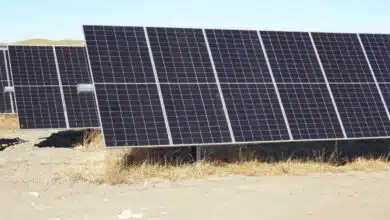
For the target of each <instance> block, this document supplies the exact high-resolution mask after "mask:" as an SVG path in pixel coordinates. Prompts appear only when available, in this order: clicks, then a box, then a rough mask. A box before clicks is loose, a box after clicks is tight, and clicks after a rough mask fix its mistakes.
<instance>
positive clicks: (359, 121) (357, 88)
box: [330, 83, 390, 138]
mask: <svg viewBox="0 0 390 220" xmlns="http://www.w3.org/2000/svg"><path fill="white" fill-rule="evenodd" d="M330 86H331V89H332V91H333V95H334V97H335V101H336V103H337V106H338V109H339V112H340V115H341V118H342V119H343V125H344V128H345V131H346V133H347V136H348V138H356V137H375V136H388V135H389V134H390V121H389V119H388V116H387V114H386V111H385V108H384V105H383V102H382V100H381V99H380V96H379V91H378V89H377V87H376V86H375V85H374V84H373V83H370V84H348V85H347V84H332V83H330Z"/></svg>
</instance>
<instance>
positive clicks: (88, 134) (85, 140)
mask: <svg viewBox="0 0 390 220" xmlns="http://www.w3.org/2000/svg"><path fill="white" fill-rule="evenodd" d="M81 142H82V143H81V144H82V146H83V147H84V149H85V150H88V151H97V150H101V149H103V148H104V143H103V137H102V133H101V131H100V130H98V129H88V130H85V131H84V133H83V137H82V141H81Z"/></svg>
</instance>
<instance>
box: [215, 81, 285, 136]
mask: <svg viewBox="0 0 390 220" xmlns="http://www.w3.org/2000/svg"><path fill="white" fill-rule="evenodd" d="M221 87H222V91H223V94H224V97H225V100H226V103H227V110H228V113H229V116H230V122H231V124H232V127H233V132H234V134H235V137H236V141H237V142H249V141H270V140H289V139H290V137H289V134H288V131H287V128H286V124H285V122H284V118H283V114H282V111H281V109H280V106H279V101H278V98H277V96H276V92H275V88H274V86H273V85H272V84H222V85H221Z"/></svg>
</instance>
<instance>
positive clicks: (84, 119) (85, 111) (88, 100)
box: [62, 86, 99, 128]
mask: <svg viewBox="0 0 390 220" xmlns="http://www.w3.org/2000/svg"><path fill="white" fill-rule="evenodd" d="M62 89H63V91H64V99H65V104H66V112H67V113H68V121H69V127H70V128H87V127H99V117H98V114H97V108H96V103H95V98H94V94H92V93H80V94H77V87H76V86H63V87H62Z"/></svg>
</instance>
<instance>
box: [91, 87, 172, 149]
mask: <svg viewBox="0 0 390 220" xmlns="http://www.w3.org/2000/svg"><path fill="white" fill-rule="evenodd" d="M95 88H96V94H97V100H98V103H99V110H100V117H101V121H102V129H103V133H104V139H105V143H106V146H144V145H168V144H169V141H168V135H167V131H166V128H165V122H164V117H163V113H162V109H161V105H160V99H159V96H158V92H157V86H156V85H155V84H100V83H97V84H96V85H95Z"/></svg>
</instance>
